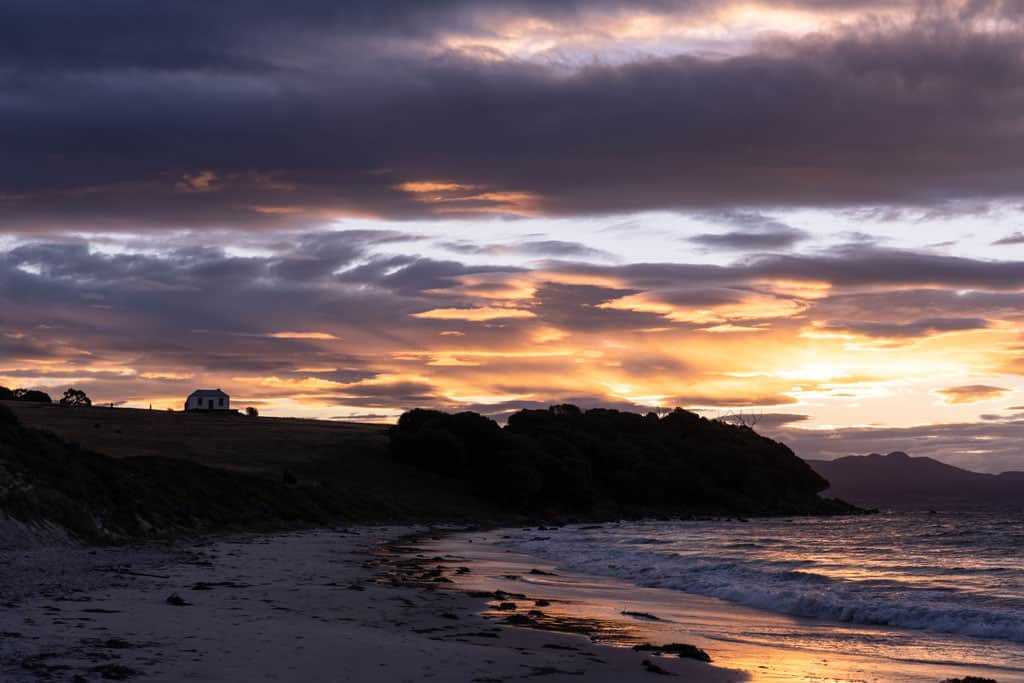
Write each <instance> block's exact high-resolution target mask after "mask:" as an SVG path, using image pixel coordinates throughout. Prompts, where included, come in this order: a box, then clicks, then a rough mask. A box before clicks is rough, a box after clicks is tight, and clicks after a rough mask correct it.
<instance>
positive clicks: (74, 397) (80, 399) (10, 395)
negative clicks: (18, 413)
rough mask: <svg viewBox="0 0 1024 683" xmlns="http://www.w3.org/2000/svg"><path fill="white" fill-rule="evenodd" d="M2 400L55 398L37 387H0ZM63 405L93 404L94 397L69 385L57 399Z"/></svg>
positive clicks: (31, 401) (35, 400)
mask: <svg viewBox="0 0 1024 683" xmlns="http://www.w3.org/2000/svg"><path fill="white" fill-rule="evenodd" d="M0 401H22V402H25V403H53V399H52V398H50V395H49V394H48V393H46V392H45V391H39V390H37V389H21V388H19V389H8V388H7V387H0ZM57 403H58V404H60V405H62V406H91V405H92V399H90V398H89V396H88V395H87V394H86V393H85V392H84V391H82V390H81V389H75V388H74V387H68V389H67V391H65V392H64V395H63V396H61V398H60V400H59V401H57Z"/></svg>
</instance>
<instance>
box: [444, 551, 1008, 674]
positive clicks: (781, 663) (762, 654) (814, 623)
mask: <svg viewBox="0 0 1024 683" xmlns="http://www.w3.org/2000/svg"><path fill="white" fill-rule="evenodd" d="M501 535H502V532H501V531H495V532H486V533H469V534H456V535H452V536H448V537H445V538H444V539H442V540H439V541H433V542H430V543H427V544H426V545H425V546H424V550H425V551H427V552H428V553H435V554H437V555H440V556H445V557H447V558H449V562H457V563H460V564H462V565H463V566H465V567H467V568H469V569H470V570H471V571H469V572H466V573H464V574H454V575H451V576H452V580H453V581H455V587H457V588H460V589H463V590H467V591H479V592H481V593H482V592H493V591H504V592H505V593H510V594H519V595H523V596H525V597H524V598H523V599H519V600H512V602H515V603H517V608H518V610H519V611H526V610H529V609H531V605H534V604H535V602H536V600H538V599H539V600H543V601H545V602H547V603H550V604H549V605H545V606H544V607H543V608H542V610H543V613H544V618H543V619H541V620H540V621H541V622H542V623H540V624H537V625H535V626H534V627H540V628H559V627H560V626H559V625H560V624H562V625H566V626H567V627H568V628H573V627H574V625H581V624H582V625H587V627H589V628H591V629H592V631H591V634H590V637H592V638H593V639H594V640H595V642H600V643H610V644H615V645H619V646H625V647H630V646H632V645H635V644H637V643H648V642H650V643H656V644H663V643H672V642H683V643H691V644H694V645H696V646H698V647H700V648H703V649H704V650H706V651H707V652H708V653H709V654H710V655H711V657H712V658H713V660H714V663H715V664H716V665H719V666H722V667H725V668H729V669H734V670H741V671H743V672H745V673H746V674H747V676H748V679H749V680H751V681H755V682H757V681H763V682H778V681H794V680H800V681H822V682H825V681H827V682H831V683H855V682H856V683H863V682H865V681H877V682H879V683H882V682H891V681H906V682H908V683H937V682H938V681H941V680H945V679H948V678H958V677H963V676H984V677H988V678H993V679H995V680H997V681H999V682H1000V683H1024V669H1022V667H1024V662H1020V666H1014V667H993V666H986V665H984V664H979V663H977V660H976V661H975V662H974V663H971V664H969V665H964V663H963V662H962V661H957V660H955V659H953V658H952V657H951V654H950V653H951V651H952V649H950V650H949V651H944V650H943V647H942V644H943V641H944V639H943V637H942V636H935V637H933V638H932V637H929V638H927V639H926V642H928V643H929V645H928V646H924V647H922V646H920V645H917V646H912V645H907V644H906V643H908V642H913V643H917V642H920V638H919V637H917V635H918V634H917V633H916V632H908V631H906V630H903V629H892V628H887V627H872V626H862V625H851V624H841V623H833V622H828V621H824V620H816V619H798V618H792V617H788V616H784V615H778V614H773V613H769V612H764V611H760V610H755V609H751V608H747V607H743V606H739V605H734V604H731V603H727V602H724V601H722V600H718V599H716V598H709V597H703V596H698V595H690V594H687V593H684V592H680V591H674V590H665V589H657V588H642V587H638V586H636V585H633V584H630V583H627V582H624V581H621V580H618V579H613V578H607V577H600V576H592V575H587V574H579V573H570V572H564V571H562V570H560V569H559V568H558V567H557V566H556V564H553V563H551V562H547V561H544V560H541V559H538V558H535V557H531V556H529V555H524V554H521V553H515V552H509V551H508V550H506V549H505V548H503V547H502V544H501ZM485 604H488V605H490V607H491V609H490V610H489V611H488V612H485V613H488V614H489V615H491V616H495V617H500V615H501V612H500V611H499V610H495V609H493V608H494V607H496V606H497V605H498V601H495V600H491V601H489V602H488V603H485ZM794 634H798V636H797V637H795V636H794ZM906 636H913V637H911V638H906ZM837 640H838V641H841V642H842V641H845V642H847V643H849V644H850V647H849V648H847V649H846V650H838V649H836V646H835V644H836V642H837ZM976 646H977V657H978V658H980V661H982V662H984V661H986V656H985V652H986V651H987V652H990V653H994V652H996V650H997V649H998V648H1000V647H1003V646H1001V644H1000V643H999V642H998V641H987V640H978V641H977V642H976ZM1004 649H1005V647H1004ZM993 659H994V658H993ZM1003 659H1006V658H1005V657H1004V658H1003ZM659 661H660V660H659Z"/></svg>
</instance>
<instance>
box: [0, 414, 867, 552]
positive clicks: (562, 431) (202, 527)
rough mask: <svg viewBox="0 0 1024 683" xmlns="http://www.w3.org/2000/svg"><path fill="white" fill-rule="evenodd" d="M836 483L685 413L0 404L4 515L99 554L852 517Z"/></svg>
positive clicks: (759, 441)
mask: <svg viewBox="0 0 1024 683" xmlns="http://www.w3.org/2000/svg"><path fill="white" fill-rule="evenodd" d="M570 409H571V410H570ZM826 485H827V483H826V482H825V481H824V480H823V479H821V478H820V477H818V476H817V475H816V474H814V473H813V472H812V471H811V470H810V468H809V467H808V466H807V465H806V464H805V463H803V462H802V461H800V460H799V459H798V458H796V456H795V455H793V454H792V452H791V451H790V450H789V449H788V448H786V447H785V446H783V445H782V444H779V443H777V442H774V441H771V440H769V439H766V438H764V437H761V436H759V435H757V434H756V433H755V432H753V431H752V430H750V429H747V428H740V427H734V426H730V425H723V424H721V423H718V422H714V421H709V420H706V419H703V418H700V417H699V416H697V415H694V414H693V413H688V412H686V411H680V410H677V411H675V412H673V413H672V414H671V415H669V416H666V417H664V418H660V419H659V418H658V417H656V416H653V415H649V416H641V415H635V414H631V413H621V412H618V411H602V410H595V411H587V412H586V413H583V412H581V411H579V410H578V409H576V408H574V407H572V406H557V407H553V408H552V409H551V410H549V411H522V412H520V413H518V414H516V415H514V416H512V418H510V420H509V424H508V426H506V427H501V426H499V425H497V424H496V423H494V422H493V421H491V420H489V419H487V418H485V417H482V416H480V415H476V414H472V413H462V414H459V415H446V414H444V413H437V412H434V411H413V412H411V413H407V414H406V416H403V419H402V421H401V422H400V424H399V426H398V427H397V428H394V429H389V428H387V427H383V426H379V425H367V424H354V423H345V422H330V421H320V420H299V419H282V418H269V417H258V418H256V417H246V416H243V415H238V414H233V413H232V414H205V413H191V414H190V413H181V412H169V411H149V410H133V409H128V408H96V407H92V408H85V407H74V408H72V407H61V406H57V405H48V404H35V403H23V402H9V403H3V404H0V513H6V514H7V515H9V516H11V517H14V518H15V519H18V520H21V521H26V522H53V523H56V524H59V525H60V526H62V527H64V528H66V529H69V530H71V531H72V532H73V533H75V534H76V535H78V536H80V537H82V538H87V539H89V540H99V541H103V540H119V539H133V538H140V537H152V536H160V535H169V534H180V533H182V532H206V531H214V530H240V529H263V528H275V527H281V526H296V525H316V524H324V523H328V522H332V521H346V522H370V523H377V522H380V523H410V522H441V521H460V522H475V523H483V524H488V523H491V524H516V523H520V522H526V521H571V520H586V519H591V520H594V519H614V518H621V517H635V516H643V515H652V514H653V515H673V514H694V513H696V514H704V513H712V514H715V513H742V514H780V513H786V514H815V513H837V512H849V511H852V509H851V508H849V507H847V506H845V505H843V504H838V503H835V502H832V501H824V500H822V499H821V498H819V497H818V496H817V492H818V491H820V490H822V489H823V488H825V486H826ZM0 518H2V515H0Z"/></svg>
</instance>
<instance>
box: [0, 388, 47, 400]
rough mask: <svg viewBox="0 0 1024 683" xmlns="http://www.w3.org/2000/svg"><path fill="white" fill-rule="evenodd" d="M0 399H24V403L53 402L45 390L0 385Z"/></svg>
mask: <svg viewBox="0 0 1024 683" xmlns="http://www.w3.org/2000/svg"><path fill="white" fill-rule="evenodd" d="M0 401H25V402H26V403H53V399H52V398H50V395H49V394H48V393H46V392H45V391H36V390H35V389H8V388H7V387H0Z"/></svg>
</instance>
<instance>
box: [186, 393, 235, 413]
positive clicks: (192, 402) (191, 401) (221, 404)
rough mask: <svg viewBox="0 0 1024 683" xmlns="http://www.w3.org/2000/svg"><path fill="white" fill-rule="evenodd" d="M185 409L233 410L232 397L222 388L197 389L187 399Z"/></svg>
mask: <svg viewBox="0 0 1024 683" xmlns="http://www.w3.org/2000/svg"><path fill="white" fill-rule="evenodd" d="M185 410H186V411H190V412H191V411H200V410H201V411H204V412H205V411H209V410H231V397H230V396H228V395H227V394H225V393H224V392H223V391H221V390H220V389H196V390H195V391H193V392H192V393H191V394H189V395H188V398H186V399H185Z"/></svg>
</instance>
